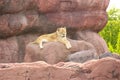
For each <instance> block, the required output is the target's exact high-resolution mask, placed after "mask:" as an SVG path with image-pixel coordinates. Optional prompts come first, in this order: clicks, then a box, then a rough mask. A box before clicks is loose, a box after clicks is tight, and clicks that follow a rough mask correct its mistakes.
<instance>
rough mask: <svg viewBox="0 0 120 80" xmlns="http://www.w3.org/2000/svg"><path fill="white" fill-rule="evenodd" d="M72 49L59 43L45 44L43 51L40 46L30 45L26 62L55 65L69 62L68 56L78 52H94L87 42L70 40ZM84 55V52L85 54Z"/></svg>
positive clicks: (26, 53)
mask: <svg viewBox="0 0 120 80" xmlns="http://www.w3.org/2000/svg"><path fill="white" fill-rule="evenodd" d="M70 43H71V45H72V48H71V49H67V48H66V46H65V45H63V44H62V43H59V42H48V43H45V44H44V45H43V46H44V48H43V49H40V47H39V45H38V44H32V43H29V44H28V45H27V46H26V50H25V51H26V52H25V59H24V61H25V62H34V61H40V60H42V61H46V62H47V63H50V64H55V63H58V62H61V61H67V56H68V55H70V54H72V53H74V52H78V51H86V50H94V47H93V46H92V45H91V44H90V43H87V42H85V41H76V40H70ZM83 54H84V52H83Z"/></svg>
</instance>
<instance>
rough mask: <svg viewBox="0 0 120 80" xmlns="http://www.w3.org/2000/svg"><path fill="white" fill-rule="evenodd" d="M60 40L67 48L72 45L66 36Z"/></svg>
mask: <svg viewBox="0 0 120 80" xmlns="http://www.w3.org/2000/svg"><path fill="white" fill-rule="evenodd" d="M60 42H62V43H63V44H64V45H65V46H66V47H67V49H70V48H71V47H72V46H71V44H70V42H69V41H68V40H67V39H66V38H65V39H62V40H61V41H60Z"/></svg>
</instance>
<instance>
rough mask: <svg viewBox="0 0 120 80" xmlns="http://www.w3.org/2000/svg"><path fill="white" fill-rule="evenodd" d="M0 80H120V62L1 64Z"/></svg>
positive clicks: (109, 60)
mask: <svg viewBox="0 0 120 80" xmlns="http://www.w3.org/2000/svg"><path fill="white" fill-rule="evenodd" d="M0 76H1V77H0V80H25V79H26V80H47V79H50V80H90V79H94V80H120V60H117V59H113V58H105V59H100V60H94V61H93V60H91V61H88V62H86V63H84V64H80V63H73V62H67V63H65V62H60V63H58V64H55V65H50V64H47V63H45V62H43V61H39V62H34V63H1V64H0Z"/></svg>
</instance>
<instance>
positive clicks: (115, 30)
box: [100, 8, 120, 54]
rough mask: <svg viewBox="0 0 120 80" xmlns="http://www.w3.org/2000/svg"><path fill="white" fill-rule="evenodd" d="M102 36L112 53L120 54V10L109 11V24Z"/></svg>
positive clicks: (101, 33)
mask: <svg viewBox="0 0 120 80" xmlns="http://www.w3.org/2000/svg"><path fill="white" fill-rule="evenodd" d="M100 35H101V36H102V37H103V38H104V39H105V41H106V42H107V45H108V48H109V50H110V51H111V52H115V53H118V54H120V9H116V8H112V9H110V10H109V11H108V23H107V25H106V26H105V28H104V29H103V30H102V31H101V32H100Z"/></svg>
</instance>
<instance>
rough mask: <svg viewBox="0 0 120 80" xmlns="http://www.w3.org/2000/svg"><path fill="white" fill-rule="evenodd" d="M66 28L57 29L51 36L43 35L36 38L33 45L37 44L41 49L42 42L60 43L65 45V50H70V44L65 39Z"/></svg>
mask: <svg viewBox="0 0 120 80" xmlns="http://www.w3.org/2000/svg"><path fill="white" fill-rule="evenodd" d="M66 35H67V32H66V28H65V27H64V28H58V29H57V31H56V32H54V33H51V34H45V35H41V36H40V37H38V38H37V39H36V40H35V41H34V42H33V43H37V44H39V46H40V48H43V42H51V41H54V42H57V41H58V42H61V43H63V44H65V45H66V47H67V49H70V48H71V44H70V42H69V41H68V40H67V38H66Z"/></svg>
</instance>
